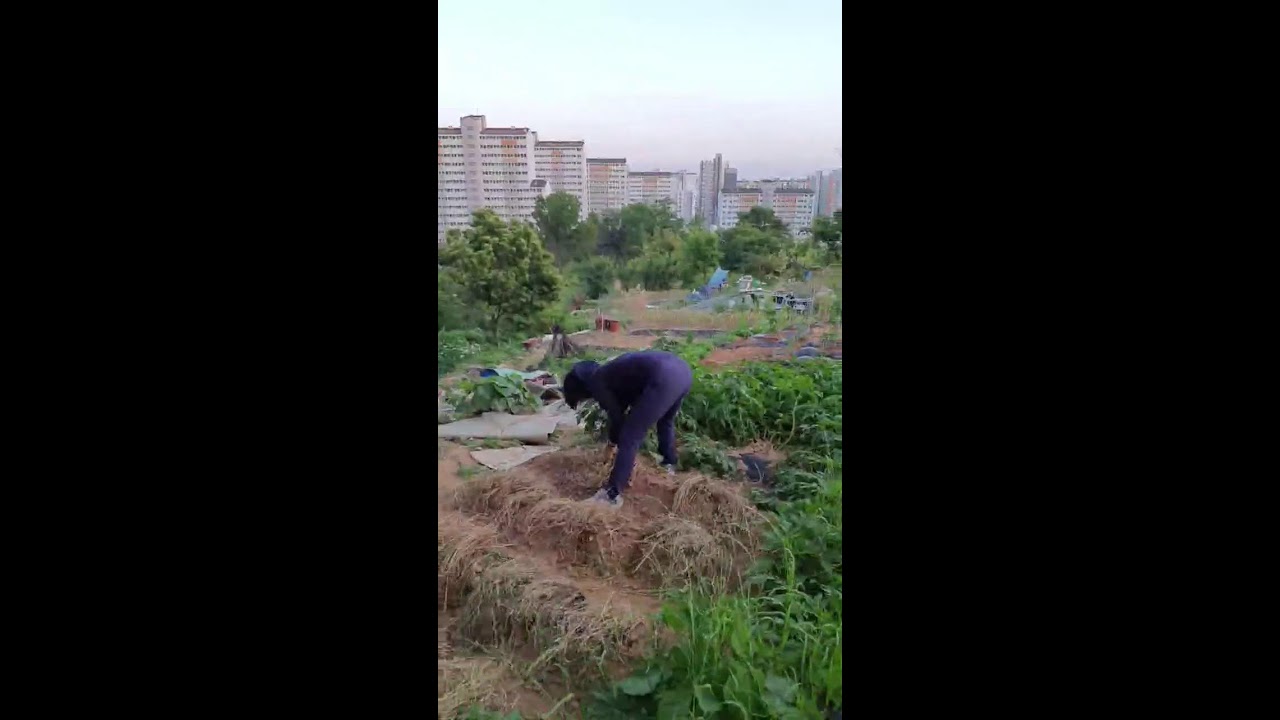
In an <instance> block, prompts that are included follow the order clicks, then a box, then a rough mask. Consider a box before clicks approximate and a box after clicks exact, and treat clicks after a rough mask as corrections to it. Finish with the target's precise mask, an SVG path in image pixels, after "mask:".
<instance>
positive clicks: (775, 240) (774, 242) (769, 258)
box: [720, 223, 786, 276]
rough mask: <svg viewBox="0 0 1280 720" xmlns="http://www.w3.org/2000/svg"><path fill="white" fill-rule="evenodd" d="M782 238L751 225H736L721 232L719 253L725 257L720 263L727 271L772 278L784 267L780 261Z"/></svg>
mask: <svg viewBox="0 0 1280 720" xmlns="http://www.w3.org/2000/svg"><path fill="white" fill-rule="evenodd" d="M782 243H783V238H782V236H781V235H780V234H779V233H777V232H776V231H772V232H766V231H764V230H761V229H760V228H757V227H755V226H754V225H751V224H747V223H739V224H738V225H736V226H734V227H732V228H729V229H728V230H725V231H724V234H723V235H722V236H721V239H720V249H721V251H722V252H723V253H724V260H723V262H722V263H721V264H722V265H723V267H724V268H725V269H726V270H733V271H735V272H744V273H750V274H752V275H760V276H764V275H771V274H775V273H777V272H778V271H779V270H781V269H782V268H783V267H784V266H785V262H786V261H785V259H784V258H782V256H781V252H782Z"/></svg>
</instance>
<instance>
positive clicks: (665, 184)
mask: <svg viewBox="0 0 1280 720" xmlns="http://www.w3.org/2000/svg"><path fill="white" fill-rule="evenodd" d="M684 178H685V174H684V172H667V171H663V170H654V171H648V172H631V173H627V204H628V205H634V204H635V203H645V204H648V205H655V204H657V203H659V202H662V201H666V202H667V203H669V204H670V205H671V212H672V213H674V214H675V215H676V217H679V218H681V219H682V220H683V219H684V218H683V213H682V210H683V205H684Z"/></svg>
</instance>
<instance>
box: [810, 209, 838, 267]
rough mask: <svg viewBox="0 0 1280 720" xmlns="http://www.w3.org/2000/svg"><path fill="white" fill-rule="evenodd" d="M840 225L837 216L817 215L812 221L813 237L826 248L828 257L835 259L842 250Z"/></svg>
mask: <svg viewBox="0 0 1280 720" xmlns="http://www.w3.org/2000/svg"><path fill="white" fill-rule="evenodd" d="M842 225H843V223H842V221H841V220H840V219H838V218H829V217H819V218H817V219H815V220H814V221H813V239H814V240H815V241H816V242H818V243H819V244H821V245H822V246H823V247H824V248H825V249H826V251H827V256H828V257H830V258H833V259H836V260H839V259H840V256H841V252H842V243H841V239H842V237H843V235H844V231H843V228H842V227H841V226H842Z"/></svg>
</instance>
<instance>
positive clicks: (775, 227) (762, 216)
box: [738, 205, 787, 235]
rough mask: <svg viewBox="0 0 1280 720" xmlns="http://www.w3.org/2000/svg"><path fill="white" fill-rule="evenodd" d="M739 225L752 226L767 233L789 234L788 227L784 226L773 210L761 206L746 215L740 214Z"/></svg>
mask: <svg viewBox="0 0 1280 720" xmlns="http://www.w3.org/2000/svg"><path fill="white" fill-rule="evenodd" d="M738 224H739V225H750V226H751V227H754V228H756V229H759V230H764V231H766V232H778V233H782V234H783V235H786V234H787V226H786V225H783V224H782V221H781V220H779V219H778V216H777V215H774V214H773V210H771V209H769V208H767V207H764V206H761V205H757V206H755V207H753V208H751V209H750V210H748V211H747V212H745V213H738Z"/></svg>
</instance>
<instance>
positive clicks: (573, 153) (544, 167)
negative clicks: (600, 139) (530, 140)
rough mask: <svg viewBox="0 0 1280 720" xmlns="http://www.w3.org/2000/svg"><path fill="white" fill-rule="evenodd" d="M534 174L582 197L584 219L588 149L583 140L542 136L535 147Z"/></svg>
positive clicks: (556, 189) (554, 189)
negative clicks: (551, 138)
mask: <svg viewBox="0 0 1280 720" xmlns="http://www.w3.org/2000/svg"><path fill="white" fill-rule="evenodd" d="M534 159H535V161H536V162H535V164H534V174H535V175H537V176H538V177H539V178H541V179H543V180H546V181H547V185H548V189H549V190H550V191H551V192H565V193H569V194H570V195H572V196H574V197H576V198H578V204H579V205H580V206H581V211H580V212H579V215H580V216H581V218H580V219H586V217H587V212H588V210H587V150H586V143H585V142H583V141H582V140H539V141H538V144H537V145H536V146H535V147H534Z"/></svg>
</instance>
